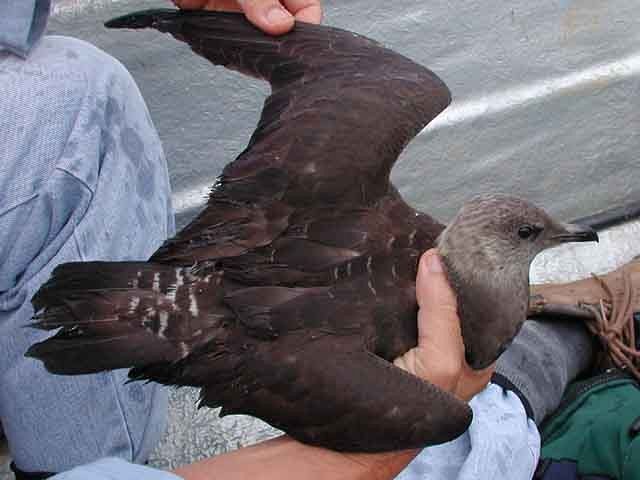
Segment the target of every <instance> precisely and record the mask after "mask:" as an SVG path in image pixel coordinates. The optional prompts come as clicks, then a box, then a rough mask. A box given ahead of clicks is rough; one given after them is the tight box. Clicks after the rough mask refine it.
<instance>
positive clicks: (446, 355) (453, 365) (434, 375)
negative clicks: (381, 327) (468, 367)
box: [394, 249, 464, 391]
mask: <svg viewBox="0 0 640 480" xmlns="http://www.w3.org/2000/svg"><path fill="white" fill-rule="evenodd" d="M416 298H417V301H418V306H419V310H418V345H417V346H416V347H415V348H413V349H411V350H409V351H408V352H407V353H406V354H405V355H403V356H402V357H400V358H398V359H396V361H395V362H394V363H395V364H396V365H397V366H399V367H401V368H404V369H406V370H408V371H410V372H411V373H413V374H415V375H418V376H419V377H421V378H423V379H425V380H427V381H429V382H431V383H433V384H435V385H438V386H440V387H441V388H443V389H445V390H449V391H453V390H454V389H455V387H456V385H457V382H458V379H459V377H460V375H461V372H462V370H463V367H464V344H463V343H462V335H461V333H460V320H459V318H458V309H457V302H456V296H455V294H454V292H453V290H452V289H451V287H450V286H449V282H448V281H447V276H446V273H445V272H444V269H443V266H442V261H441V260H440V258H439V255H438V253H437V251H436V250H435V249H431V250H428V251H427V252H425V253H424V254H423V255H422V258H421V259H420V263H419V265H418V275H417V278H416Z"/></svg>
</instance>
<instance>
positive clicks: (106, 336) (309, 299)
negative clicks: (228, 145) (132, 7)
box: [28, 10, 596, 451]
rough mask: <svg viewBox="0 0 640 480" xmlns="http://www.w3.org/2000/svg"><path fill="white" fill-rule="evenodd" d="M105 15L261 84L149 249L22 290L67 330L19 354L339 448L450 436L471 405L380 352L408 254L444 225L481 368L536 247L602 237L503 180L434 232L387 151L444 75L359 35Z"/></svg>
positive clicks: (404, 302)
mask: <svg viewBox="0 0 640 480" xmlns="http://www.w3.org/2000/svg"><path fill="white" fill-rule="evenodd" d="M107 25H108V26H110V27H115V28H146V27H152V28H156V29H158V30H160V31H162V32H169V33H171V34H172V35H173V36H174V37H176V38H177V39H179V40H182V41H184V42H187V43H188V44H189V45H191V48H192V49H193V50H194V51H195V52H196V53H198V54H200V55H202V56H204V57H206V58H207V59H209V60H210V61H211V62H213V63H214V64H218V65H224V66H226V67H228V68H232V69H236V70H239V71H241V72H243V73H247V74H249V75H253V76H255V77H259V78H263V79H266V80H268V81H269V82H270V83H271V87H272V93H271V95H270V96H269V97H268V98H267V99H266V101H265V104H264V109H263V111H262V116H261V118H260V121H259V123H258V126H257V128H256V130H255V132H254V134H253V136H252V137H251V140H250V142H249V145H248V147H247V148H246V150H245V151H244V152H243V153H242V154H241V155H240V156H239V157H238V158H237V159H236V160H235V161H234V162H232V163H230V164H229V165H227V166H226V168H225V169H224V171H223V173H222V175H221V177H220V179H219V181H218V183H217V184H216V185H215V187H214V188H213V189H212V192H211V194H210V197H209V202H208V205H207V207H206V208H205V210H204V211H203V212H202V213H201V214H200V215H199V216H198V217H197V218H196V219H195V220H194V221H193V222H192V223H191V224H190V225H189V226H187V227H186V228H185V229H184V230H183V231H182V232H180V233H179V234H178V235H177V236H176V237H175V238H172V239H170V240H168V241H167V242H166V243H165V245H164V246H162V247H161V248H160V249H159V250H158V251H157V252H156V253H155V254H154V255H153V256H152V257H151V259H150V260H149V261H148V262H120V263H104V262H89V263H70V264H65V265H61V266H60V267H58V268H57V269H56V270H55V271H54V273H53V276H52V278H51V279H50V280H49V281H48V282H47V283H46V284H45V285H44V286H43V287H42V289H41V290H40V291H39V292H38V293H37V294H36V295H35V297H34V298H33V304H34V307H35V309H36V311H37V312H39V313H38V314H37V316H36V319H37V322H36V326H37V327H38V328H42V329H47V330H53V329H58V328H60V327H62V328H61V329H60V331H58V332H57V333H56V334H55V335H54V336H53V337H52V338H50V339H48V340H46V341H44V342H42V343H39V344H36V345H34V346H33V347H32V348H31V349H30V350H29V352H28V355H31V356H34V357H37V358H40V359H41V360H42V361H43V362H44V363H45V365H46V367H47V369H49V370H50V371H51V372H54V373H60V374H83V373H91V372H98V371H101V370H108V369H116V368H132V370H131V372H130V376H131V377H132V378H133V379H151V380H154V381H157V382H160V383H164V384H169V385H192V386H196V387H201V388H202V390H201V392H202V404H203V405H206V406H210V407H216V406H222V407H223V409H222V414H235V413H243V414H250V415H254V416H256V417H259V418H262V419H263V420H265V421H267V422H269V423H271V424H272V425H274V426H275V427H278V428H280V429H282V430H285V431H286V432H288V433H289V434H290V435H292V436H294V437H295V438H297V439H299V440H301V441H304V442H308V443H311V444H317V445H322V446H325V447H329V448H333V449H338V450H356V451H381V450H392V449H404V448H410V447H423V446H425V445H429V444H434V443H439V442H444V441H447V440H450V439H452V438H454V437H456V436H457V435H459V434H461V433H462V432H463V431H464V430H465V429H466V428H467V426H468V424H469V422H470V420H471V410H470V409H469V407H468V406H467V405H466V404H464V403H463V402H461V401H459V400H457V399H456V398H454V397H453V396H452V395H450V394H449V393H447V392H444V391H442V390H440V389H439V388H437V387H435V386H434V385H431V384H429V383H427V382H424V381H422V380H421V379H419V378H417V377H414V376H412V375H410V374H408V373H406V372H404V371H402V370H400V369H399V368H397V367H395V366H394V365H393V364H392V363H390V361H391V360H393V359H394V358H396V357H397V356H399V355H401V354H403V353H404V352H406V351H407V350H408V349H410V348H412V347H414V346H415V345H416V335H417V326H416V311H417V306H416V300H415V277H416V268H417V260H418V257H419V255H420V254H421V252H423V251H425V250H427V249H428V248H431V247H433V246H435V245H436V239H438V237H440V239H439V241H438V242H437V244H438V246H439V247H440V251H441V253H442V255H443V257H444V260H445V264H446V266H447V270H448V273H449V276H450V279H451V281H452V283H453V286H454V288H455V290H456V292H457V295H458V300H459V309H460V315H461V318H462V332H463V336H464V343H465V347H466V353H467V359H468V361H469V363H470V364H471V365H472V366H473V367H476V368H481V367H484V366H486V365H488V364H489V363H491V362H492V361H494V360H495V359H496V357H497V356H498V355H499V353H500V352H501V351H502V349H503V348H504V347H505V345H506V344H507V343H508V342H509V341H510V340H511V339H512V338H513V336H514V335H515V334H516V333H517V331H518V329H519V327H520V325H521V324H522V322H523V321H524V319H525V315H526V306H527V298H528V297H527V291H528V270H529V263H530V261H531V260H532V259H533V257H534V256H535V255H536V254H537V253H538V252H539V251H541V250H542V249H544V248H547V247H550V246H553V245H556V244H558V243H560V242H564V241H584V240H593V239H595V238H596V237H595V233H594V232H593V231H591V230H589V229H581V228H580V227H577V226H569V225H562V224H560V223H558V222H555V221H553V220H552V219H551V218H549V217H548V216H547V215H546V214H545V213H544V212H543V211H542V210H540V209H538V208H536V207H533V206H531V205H530V204H528V203H526V202H524V201H522V200H519V199H516V198H513V197H507V196H500V195H494V196H484V197H479V198H476V199H474V200H472V201H471V202H470V203H469V204H467V205H466V206H465V207H464V208H463V209H462V210H461V212H460V214H459V215H458V217H456V219H455V220H454V221H453V222H452V224H451V225H450V226H449V227H448V228H447V229H446V230H444V232H443V229H444V226H443V225H441V224H440V223H438V222H437V221H436V220H434V219H432V218H431V217H430V216H428V215H426V214H423V213H420V212H416V211H415V210H414V209H412V208H411V207H410V206H408V205H407V204H406V203H405V202H404V200H403V199H402V198H401V196H400V195H399V193H398V191H397V190H396V189H395V188H394V187H393V185H391V183H390V181H389V173H390V170H391V167H392V166H393V164H394V162H395V161H396V158H397V157H398V155H399V154H400V152H401V151H402V149H403V148H404V146H405V145H406V144H407V143H408V142H409V141H410V140H411V139H412V138H413V137H414V135H416V134H417V133H418V132H419V131H420V130H421V129H422V128H423V127H424V126H425V125H426V124H427V123H429V122H430V121H431V120H432V119H433V118H434V117H435V116H436V115H438V114H439V113H440V112H441V111H442V110H444V108H446V106H447V105H448V104H449V101H450V96H449V91H448V89H447V87H446V86H445V85H444V83H443V82H442V81H441V80H440V79H439V78H438V77H437V76H436V75H435V74H433V73H432V72H430V71H429V70H427V69H426V68H424V67H422V66H420V65H417V64H416V63H414V62H412V61H411V60H409V59H407V58H405V57H403V56H401V55H399V54H397V53H394V52H392V51H390V50H387V49H385V48H384V47H382V46H380V45H379V44H377V43H375V42H373V41H371V40H368V39H366V38H364V37H361V36H359V35H356V34H353V33H350V32H346V31H342V30H338V29H335V28H329V27H324V26H315V25H307V24H302V23H298V24H297V25H296V26H295V28H294V30H293V31H292V32H291V33H289V34H288V35H285V36H283V37H277V38H275V37H269V36H267V35H265V34H263V33H261V32H260V31H258V30H257V29H256V28H254V27H253V26H251V25H249V24H248V23H247V22H246V21H245V20H244V19H243V17H242V16H240V15H236V14H225V13H211V12H177V11H164V10H154V11H145V12H140V13H134V14H131V15H128V16H125V17H121V18H118V19H115V20H112V21H111V22H108V24H107Z"/></svg>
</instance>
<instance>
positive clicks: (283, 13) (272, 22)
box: [238, 0, 294, 35]
mask: <svg viewBox="0 0 640 480" xmlns="http://www.w3.org/2000/svg"><path fill="white" fill-rule="evenodd" d="M238 4H240V6H241V7H242V10H243V11H244V14H245V15H246V17H247V19H249V21H250V22H251V23H253V24H254V25H255V26H256V27H258V28H259V29H261V30H263V31H265V32H266V33H269V34H271V35H280V34H283V33H286V32H288V31H289V30H291V29H292V28H293V24H294V18H293V15H291V13H289V11H288V10H287V9H286V8H284V6H283V5H282V4H281V3H280V2H279V1H278V0H238Z"/></svg>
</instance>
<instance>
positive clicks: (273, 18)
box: [173, 0, 322, 35]
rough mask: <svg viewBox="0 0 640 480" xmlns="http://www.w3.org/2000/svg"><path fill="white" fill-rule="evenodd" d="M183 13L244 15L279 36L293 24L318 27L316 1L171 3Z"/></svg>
mask: <svg viewBox="0 0 640 480" xmlns="http://www.w3.org/2000/svg"><path fill="white" fill-rule="evenodd" d="M173 3H175V4H176V6H178V7H179V8H183V9H186V10H197V9H205V10H223V11H231V12H244V14H245V16H246V17H247V19H248V20H249V21H250V22H251V23H253V24H254V25H255V26H256V27H258V28H259V29H260V30H263V31H264V32H266V33H269V34H271V35H281V34H283V33H286V32H288V31H289V30H291V29H292V28H293V24H294V20H300V21H303V22H307V23H320V21H321V20H322V7H321V5H320V0H173Z"/></svg>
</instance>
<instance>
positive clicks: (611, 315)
mask: <svg viewBox="0 0 640 480" xmlns="http://www.w3.org/2000/svg"><path fill="white" fill-rule="evenodd" d="M591 275H592V276H593V278H594V279H595V280H596V282H597V283H598V285H599V286H600V288H601V289H602V293H603V297H602V298H601V299H600V301H599V304H598V305H593V304H586V303H584V304H582V305H580V306H581V307H582V308H585V309H586V310H588V311H589V312H591V313H592V315H593V316H591V317H589V318H588V319H586V325H587V328H588V329H589V331H590V332H591V333H592V334H593V335H595V336H597V337H598V338H599V339H600V341H601V342H602V345H603V347H604V349H605V352H606V353H607V354H608V356H609V358H610V360H611V361H612V362H613V364H614V365H615V366H616V367H618V368H621V369H623V370H627V371H628V372H629V373H631V374H632V375H633V376H634V377H635V378H637V379H638V380H640V351H639V350H638V349H637V348H636V335H637V332H636V331H635V322H634V320H633V314H634V312H633V305H634V304H633V299H634V298H635V293H636V292H635V287H634V286H633V283H632V281H631V275H630V273H629V271H628V269H623V271H622V278H621V279H622V287H623V290H622V295H619V296H615V295H614V294H613V289H612V286H611V285H610V284H609V281H608V280H607V279H606V278H605V277H599V276H598V275H595V274H593V273H592V274H591Z"/></svg>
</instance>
